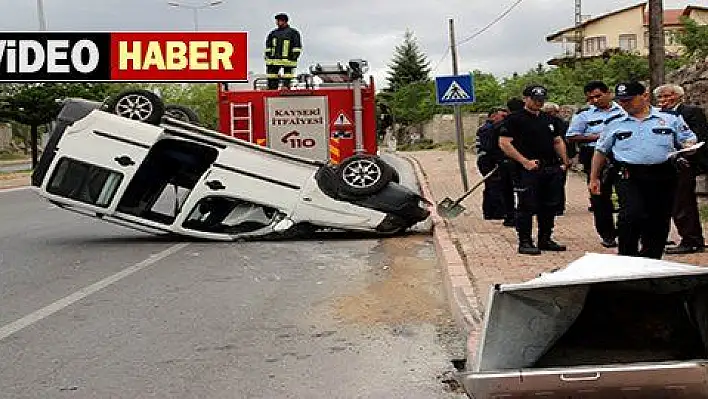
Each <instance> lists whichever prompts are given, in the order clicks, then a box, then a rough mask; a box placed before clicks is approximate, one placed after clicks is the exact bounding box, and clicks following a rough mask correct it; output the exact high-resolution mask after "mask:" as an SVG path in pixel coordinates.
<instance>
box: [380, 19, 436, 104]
mask: <svg viewBox="0 0 708 399" xmlns="http://www.w3.org/2000/svg"><path fill="white" fill-rule="evenodd" d="M429 65H430V62H429V61H428V60H427V57H426V56H425V54H423V52H422V51H421V50H420V47H419V46H418V42H417V40H416V38H415V37H414V35H413V32H411V31H409V30H407V31H406V33H405V34H404V35H403V43H401V44H400V45H398V46H396V48H395V49H394V55H393V59H392V60H391V64H390V65H389V68H391V71H389V76H388V78H387V81H388V88H387V90H388V91H397V90H398V89H399V88H401V87H403V86H406V85H407V84H410V83H413V82H421V81H428V80H430V77H429V75H430V66H429Z"/></svg>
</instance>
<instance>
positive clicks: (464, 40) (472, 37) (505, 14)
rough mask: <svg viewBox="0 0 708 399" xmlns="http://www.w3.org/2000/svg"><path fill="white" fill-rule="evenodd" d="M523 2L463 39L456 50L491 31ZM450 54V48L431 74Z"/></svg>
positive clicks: (517, 1) (516, 2)
mask: <svg viewBox="0 0 708 399" xmlns="http://www.w3.org/2000/svg"><path fill="white" fill-rule="evenodd" d="M522 1H524V0H516V1H515V2H514V3H513V4H512V5H510V6H509V8H507V9H506V10H504V12H502V13H501V14H499V16H497V17H496V18H494V19H493V20H492V21H491V22H489V23H488V24H487V25H485V26H483V27H482V28H480V29H479V30H478V31H476V32H475V33H473V34H472V35H470V36H468V37H466V38H464V39H462V40H461V41H460V42H458V43H457V44H456V45H455V48H459V47H460V46H461V45H463V44H465V43H467V42H469V41H470V40H472V39H474V38H476V37H478V36H479V35H481V34H482V33H484V32H486V31H487V30H489V29H490V28H491V27H493V26H494V25H496V24H497V23H499V21H501V20H502V19H504V18H505V17H506V16H507V15H509V14H510V13H511V12H512V11H514V9H515V8H516V7H517V6H518V5H519V4H521V2H522ZM449 54H450V48H449V47H448V49H447V50H446V51H445V52H444V53H443V56H442V57H440V60H439V61H438V62H437V63H436V64H435V67H434V68H433V69H432V70H431V73H435V72H436V71H437V70H438V68H439V67H440V64H441V63H442V62H443V61H444V60H445V58H447V56H448V55H449Z"/></svg>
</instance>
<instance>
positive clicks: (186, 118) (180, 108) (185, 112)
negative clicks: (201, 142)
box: [165, 104, 199, 125]
mask: <svg viewBox="0 0 708 399" xmlns="http://www.w3.org/2000/svg"><path fill="white" fill-rule="evenodd" d="M165 116H169V117H170V118H173V119H177V120H180V121H182V122H189V123H193V124H195V125H196V124H199V116H198V115H197V113H196V112H194V110H193V109H191V108H189V107H185V106H184V105H179V104H167V105H165Z"/></svg>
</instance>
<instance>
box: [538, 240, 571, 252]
mask: <svg viewBox="0 0 708 399" xmlns="http://www.w3.org/2000/svg"><path fill="white" fill-rule="evenodd" d="M538 249H540V250H541V251H552V252H563V251H565V250H566V249H567V248H566V247H565V245H560V244H558V243H557V242H555V241H553V240H552V239H551V238H542V239H539V240H538Z"/></svg>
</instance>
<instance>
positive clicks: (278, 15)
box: [275, 12, 288, 22]
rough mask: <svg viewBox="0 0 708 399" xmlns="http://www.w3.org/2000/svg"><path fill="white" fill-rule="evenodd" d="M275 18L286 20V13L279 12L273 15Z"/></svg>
mask: <svg viewBox="0 0 708 399" xmlns="http://www.w3.org/2000/svg"><path fill="white" fill-rule="evenodd" d="M275 19H276V21H285V22H288V15H287V14H284V13H282V12H281V13H280V14H277V15H276V16H275Z"/></svg>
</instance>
